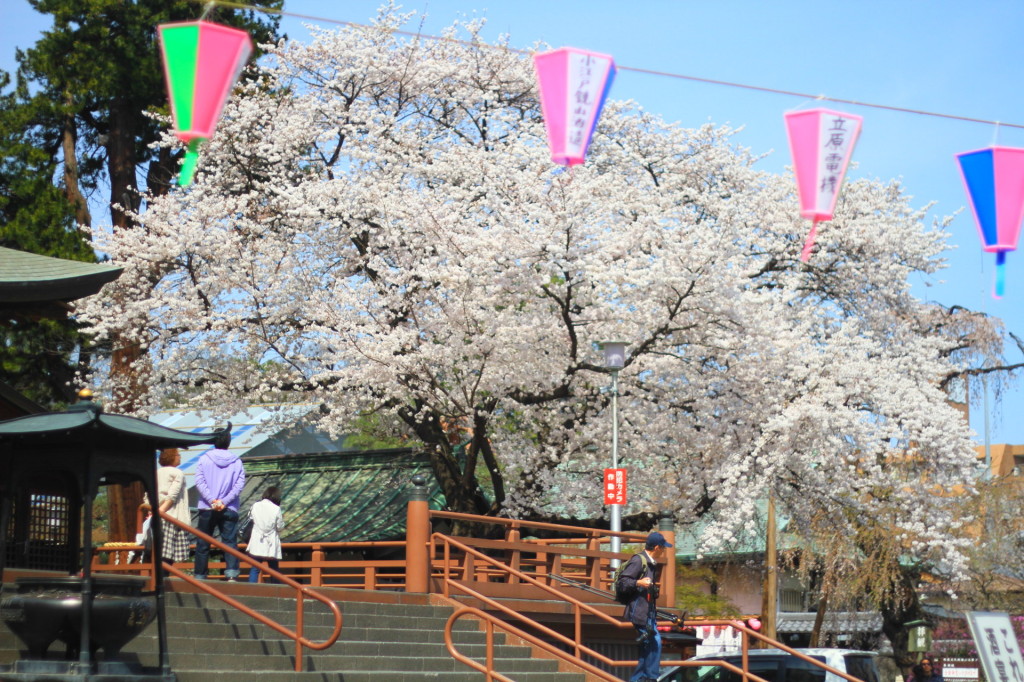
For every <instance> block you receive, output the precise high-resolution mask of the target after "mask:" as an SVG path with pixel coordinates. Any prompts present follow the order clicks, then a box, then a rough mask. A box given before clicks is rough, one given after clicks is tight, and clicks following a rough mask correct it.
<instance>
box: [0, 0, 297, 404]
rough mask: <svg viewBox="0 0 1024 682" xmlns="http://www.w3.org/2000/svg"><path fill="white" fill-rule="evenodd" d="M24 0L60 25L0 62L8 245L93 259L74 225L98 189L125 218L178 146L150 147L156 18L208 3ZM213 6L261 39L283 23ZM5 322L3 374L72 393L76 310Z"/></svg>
mask: <svg viewBox="0 0 1024 682" xmlns="http://www.w3.org/2000/svg"><path fill="white" fill-rule="evenodd" d="M28 2H29V3H30V4H31V5H32V7H33V8H35V9H36V10H37V11H39V12H40V13H43V14H48V15H52V17H53V26H52V28H51V29H50V30H48V31H46V32H45V33H44V34H43V36H42V38H41V39H40V40H39V41H38V42H37V43H36V44H35V45H34V46H33V47H32V48H30V49H28V50H26V51H24V52H22V51H19V52H18V53H17V55H16V59H17V63H18V70H17V73H16V75H15V76H16V77H15V79H14V82H13V83H12V79H11V77H10V75H9V74H6V73H3V72H0V245H2V246H6V247H9V248H15V249H20V250H23V251H29V252H32V253H38V254H42V255H48V256H55V257H60V258H69V259H74V260H82V261H95V259H96V256H95V254H94V253H93V250H92V247H91V244H90V242H89V241H88V238H87V237H86V236H84V235H85V233H83V232H80V231H79V230H78V226H79V225H81V226H91V225H92V223H93V216H92V215H91V213H90V201H92V204H93V206H96V205H97V204H99V205H103V206H104V207H105V208H104V212H105V211H106V207H109V210H110V218H109V219H110V223H111V225H112V226H113V227H114V228H126V227H131V226H132V220H131V217H130V213H128V212H125V211H124V210H122V209H123V208H127V209H130V210H131V211H138V210H139V209H140V204H139V197H140V196H141V193H140V192H141V191H148V192H149V193H150V194H152V195H156V196H159V195H161V194H164V193H166V192H167V190H168V189H169V188H170V182H171V178H172V177H173V175H174V173H175V172H176V168H177V164H178V160H179V158H180V152H176V151H174V150H171V149H167V148H161V149H159V150H154V149H152V148H151V145H152V143H153V142H154V141H156V140H157V139H158V138H159V136H160V134H161V132H162V131H163V130H164V129H165V128H166V124H165V123H164V122H162V121H160V120H157V119H154V118H153V117H152V115H151V114H152V113H154V112H156V113H166V111H167V105H166V94H165V89H164V84H163V72H162V69H161V66H160V56H159V51H158V48H157V42H156V27H157V24H159V23H164V22H168V21H182V20H188V19H195V18H197V17H198V16H199V15H200V14H201V13H202V12H203V11H204V8H203V6H202V5H201V4H199V3H196V2H189V1H186V0H140V1H138V2H123V1H122V0H90V1H89V2H82V1H81V0H28ZM263 4H264V5H268V6H270V7H276V8H280V7H281V6H282V4H283V1H282V0H276V2H269V3H263ZM209 18H210V19H211V20H214V21H218V22H221V23H227V24H232V25H235V26H239V27H242V28H245V29H246V30H248V31H250V33H251V35H252V37H253V40H254V42H257V43H260V42H266V41H270V40H273V39H274V37H275V34H276V30H277V25H278V19H277V18H276V17H272V18H267V17H265V16H264V15H259V16H257V15H256V14H255V13H254V12H252V11H239V10H229V9H216V10H215V11H214V12H213V13H212V14H211V15H210V16H209ZM103 188H107V189H109V195H108V197H107V200H106V201H103V200H102V199H101V198H100V196H99V192H100V190H101V189H103ZM2 334H3V337H4V339H3V345H2V347H0V380H2V381H6V382H7V383H9V384H11V385H12V386H14V387H15V388H17V389H18V390H20V391H21V392H23V393H24V394H25V395H26V396H28V397H30V398H32V399H34V400H36V401H37V402H40V403H42V404H43V405H44V406H47V407H59V406H60V405H61V404H62V403H65V402H67V401H69V400H71V399H73V397H74V392H73V387H72V386H71V385H70V383H69V382H70V381H71V379H72V378H73V375H74V371H75V369H76V368H78V366H79V365H82V364H83V363H84V361H85V358H84V357H83V356H81V355H78V354H77V353H76V350H77V349H79V348H81V342H82V339H81V337H80V336H79V335H78V333H77V331H76V325H75V323H74V322H73V321H69V320H61V321H54V320H28V319H18V320H8V321H7V324H6V328H5V329H4V330H3V332H2ZM113 345H114V347H115V348H118V347H121V344H117V343H116V342H115V343H114V344H113ZM127 349H128V350H129V352H130V351H131V347H130V346H129V347H127ZM133 358H134V355H133ZM116 362H117V358H115V363H116Z"/></svg>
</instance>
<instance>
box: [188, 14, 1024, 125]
mask: <svg viewBox="0 0 1024 682" xmlns="http://www.w3.org/2000/svg"><path fill="white" fill-rule="evenodd" d="M193 1H194V2H196V3H198V4H204V5H216V6H219V7H225V8H229V9H241V10H250V11H255V12H263V13H265V14H277V15H280V16H286V17H294V18H297V19H303V20H306V21H311V22H316V23H328V24H336V25H339V26H349V27H352V28H378V29H379V28H380V27H373V26H369V25H367V24H362V23H359V22H355V21H346V20H344V19H333V18H330V17H318V16H313V15H309V14H298V13H296V12H286V11H285V10H281V9H275V8H273V7H263V6H261V5H250V4H245V3H241V2H234V1H233V0H193ZM387 30H388V31H390V32H391V33H393V34H395V35H403V36H409V37H412V38H418V39H421V40H434V41H438V42H448V43H455V44H458V45H466V46H471V47H482V46H483V47H490V48H492V49H501V50H505V51H507V52H512V53H515V54H522V55H527V56H529V55H532V54H533V52H532V51H530V50H523V49H517V48H514V47H508V46H496V45H487V44H482V43H479V42H474V41H469V40H460V39H458V38H449V37H446V36H435V35H429V34H424V33H417V32H413V31H403V30H401V29H395V28H392V29H387ZM615 66H616V68H617V69H618V70H619V71H631V72H633V73H640V74H645V75H649V76H658V77H662V78H674V79H677V80H686V81H692V82H695V83H706V84H709V85H721V86H725V87H730V88H740V89H744V90H752V91H755V92H766V93H770V94H773V95H784V96H787V97H799V98H801V99H804V100H808V99H813V100H819V101H825V102H835V103H837V104H850V105H853V106H858V107H868V108H871V109H882V110H885V111H895V112H899V113H903V114H914V115H917V116H931V117H934V118H945V119H950V120H953V121H964V122H967V123H981V124H984V125H994V126H997V129H998V126H1005V127H1007V128H1018V129H1022V130H1024V124H1019V123H1007V122H1006V121H995V120H990V119H984V118H974V117H971V116H958V115H956V114H945V113H941V112H937V111H926V110H924V109H912V108H909V107H897V106H891V105H888V104H876V103H873V102H864V101H861V100H855V99H845V98H842V97H830V96H827V95H822V94H818V95H814V94H809V93H805V92H797V91H795V90H783V89H780V88H767V87H762V86H759V85H749V84H747V83H736V82H733V81H724V80H718V79H714V78H702V77H700V76H689V75H686V74H682V73H674V72H672V71H660V70H656V69H644V68H639V67H635V66H622V65H619V64H616V65H615Z"/></svg>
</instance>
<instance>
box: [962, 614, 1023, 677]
mask: <svg viewBox="0 0 1024 682" xmlns="http://www.w3.org/2000/svg"><path fill="white" fill-rule="evenodd" d="M967 622H968V624H969V625H970V628H971V635H972V636H973V638H974V643H975V645H976V647H977V650H978V654H979V658H981V663H982V667H983V668H984V670H985V675H986V676H987V677H988V679H989V680H992V682H1024V660H1022V659H1021V654H1020V647H1019V645H1018V644H1017V637H1016V635H1015V634H1014V631H1013V626H1012V625H1011V624H1010V616H1009V615H1008V614H1005V613H991V612H979V611H973V612H969V613H968V614H967Z"/></svg>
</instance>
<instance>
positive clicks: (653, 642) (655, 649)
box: [629, 604, 661, 682]
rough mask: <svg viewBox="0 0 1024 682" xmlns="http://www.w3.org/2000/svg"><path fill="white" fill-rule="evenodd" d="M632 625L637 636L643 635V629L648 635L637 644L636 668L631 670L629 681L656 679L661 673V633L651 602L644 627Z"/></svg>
mask: <svg viewBox="0 0 1024 682" xmlns="http://www.w3.org/2000/svg"><path fill="white" fill-rule="evenodd" d="M633 627H635V628H636V634H637V637H640V636H641V635H643V634H644V633H645V631H646V632H649V633H650V635H649V636H647V637H645V638H644V639H643V640H642V641H641V642H640V644H639V645H638V649H639V652H638V653H637V659H638V660H637V664H636V670H634V671H633V675H632V676H631V677H630V678H629V682H639V681H640V680H647V679H651V680H656V679H658V675H660V674H661V633H660V632H658V621H657V614H656V613H655V608H654V605H653V604H652V605H651V614H650V615H649V616H648V617H647V626H646V628H645V627H641V626H639V625H633Z"/></svg>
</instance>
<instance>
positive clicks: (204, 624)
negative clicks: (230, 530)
mask: <svg viewBox="0 0 1024 682" xmlns="http://www.w3.org/2000/svg"><path fill="white" fill-rule="evenodd" d="M236 598H238V599H239V601H242V602H243V603H245V604H246V605H247V606H249V607H250V608H254V609H255V610H257V611H260V612H262V613H264V614H265V615H268V616H271V617H273V618H274V619H275V620H277V621H278V622H280V623H282V624H283V625H285V626H286V627H292V625H291V624H292V623H293V622H294V620H295V615H296V614H295V606H294V601H292V600H291V599H281V598H276V597H262V596H252V595H245V596H242V597H236ZM165 604H166V605H167V623H168V628H167V629H168V645H169V651H170V659H171V668H172V670H173V671H174V672H175V674H176V675H177V677H178V680H179V682H210V680H211V678H216V680H217V682H235V681H236V680H237V682H242V681H243V680H244V681H245V682H277V680H281V681H282V682H283V681H284V680H289V681H296V682H303V681H305V680H335V681H340V682H414V681H415V682H418V681H420V680H445V681H446V682H479V681H480V679H481V678H482V675H481V674H480V673H478V672H476V671H473V670H471V669H470V668H469V667H467V666H465V665H464V664H462V663H459V662H457V661H455V659H453V658H452V657H451V655H450V654H449V653H448V651H447V649H446V648H445V646H444V628H445V623H446V622H447V620H448V616H449V615H450V613H451V611H450V609H449V608H447V607H444V606H434V605H428V604H394V603H390V604H389V603H377V602H373V601H365V602H361V601H346V602H341V603H339V607H340V609H341V611H342V614H343V618H344V627H343V629H342V633H341V637H340V638H339V640H338V641H337V642H336V643H335V644H334V645H332V646H331V647H330V648H328V649H327V650H326V651H315V650H310V649H308V648H304V649H303V652H302V653H303V658H302V663H303V670H304V672H303V673H295V672H294V667H295V665H294V664H295V659H294V655H295V644H294V642H292V641H291V640H290V639H288V638H286V637H284V636H283V635H281V634H279V633H277V632H276V631H275V630H273V629H272V628H270V627H268V626H265V625H262V624H260V623H258V622H257V621H254V620H253V619H251V618H249V617H248V616H246V615H244V614H242V613H240V612H238V611H236V610H235V609H233V608H231V607H228V606H227V605H225V604H223V603H222V602H220V601H219V600H217V599H216V598H214V597H211V596H208V595H199V594H186V593H167V595H166V598H165ZM303 621H304V625H305V628H304V630H305V635H306V637H308V638H309V639H311V640H313V641H324V640H326V638H327V637H328V636H329V635H330V632H331V630H332V626H333V619H332V618H331V617H330V614H329V612H328V611H327V609H326V608H325V607H324V606H323V605H322V604H320V603H318V602H316V601H311V600H310V601H306V602H305V606H304V612H303ZM453 636H454V638H455V641H456V643H457V646H458V650H459V651H460V652H461V653H462V654H464V655H467V656H470V657H471V658H473V659H474V660H478V661H483V660H484V658H485V656H486V646H485V643H486V636H485V634H484V632H482V631H481V629H480V627H479V624H478V623H477V622H476V621H473V620H471V619H466V618H464V619H460V620H459V621H458V622H457V623H456V624H455V628H454V630H453ZM504 642H505V638H504V636H503V635H502V634H501V633H496V635H495V657H496V668H497V669H498V670H499V671H500V672H502V673H503V674H506V675H508V676H510V677H512V678H513V679H515V680H516V681H517V682H584V679H585V676H584V675H582V674H571V673H558V672H557V663H556V662H555V661H553V660H549V659H533V658H531V657H530V649H529V648H528V647H523V646H512V645H508V644H505V643H504ZM20 649H21V644H20V642H19V641H17V640H16V638H15V637H14V636H13V634H12V633H10V632H9V631H8V630H7V628H6V627H3V626H0V664H10V663H12V662H13V661H15V660H18V658H19V656H21V655H23V653H24V652H22V651H20ZM157 652H158V646H157V627H156V623H155V622H154V623H153V624H151V625H150V626H149V627H148V628H147V629H146V631H145V632H143V633H142V634H141V635H139V636H138V637H137V638H135V639H134V640H133V641H132V642H130V643H129V644H128V645H126V646H125V648H124V650H123V651H122V654H121V656H120V660H124V661H129V662H133V663H136V664H139V665H143V666H147V667H154V666H156V665H157V663H158V660H157V658H158V653H157ZM63 655H64V646H63V645H62V644H60V643H56V644H54V645H52V647H51V652H50V658H52V659H55V660H60V659H62V658H63ZM100 657H101V658H102V653H101V654H100Z"/></svg>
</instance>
